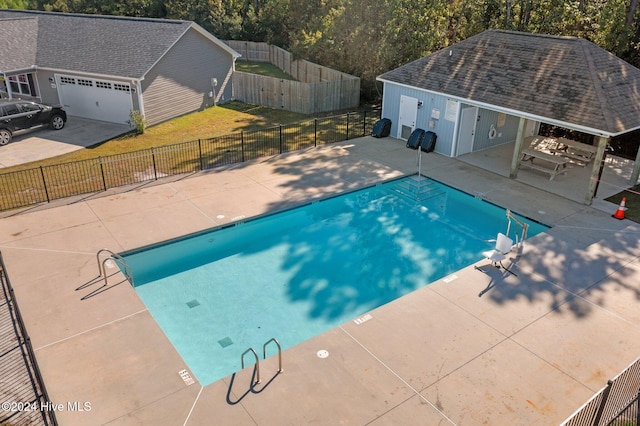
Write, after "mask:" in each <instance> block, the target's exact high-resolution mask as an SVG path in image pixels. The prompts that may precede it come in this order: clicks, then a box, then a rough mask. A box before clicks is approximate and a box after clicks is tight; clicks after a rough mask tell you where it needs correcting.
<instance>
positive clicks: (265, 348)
mask: <svg viewBox="0 0 640 426" xmlns="http://www.w3.org/2000/svg"><path fill="white" fill-rule="evenodd" d="M271 342H273V343H275V344H276V346H277V347H278V374H279V373H282V372H283V371H284V370H283V369H282V348H281V347H280V342H278V341H277V340H276V338H275V337H272V338H271V339H269V340H267V342H266V343H265V344H264V345H262V359H267V346H268V345H269V343H271ZM249 352H251V353H252V354H253V356H254V357H255V359H256V382H255V383H254V384H257V383H260V358H258V354H257V353H256V351H255V350H254V349H253V348H249V349H247V350H246V351H244V352H242V356H241V359H240V361H241V364H242V369H244V356H245V355H246V354H248V353H249Z"/></svg>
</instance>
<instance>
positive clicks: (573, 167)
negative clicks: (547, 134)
mask: <svg viewBox="0 0 640 426" xmlns="http://www.w3.org/2000/svg"><path fill="white" fill-rule="evenodd" d="M514 150H515V141H513V142H511V143H507V144H503V145H498V146H495V147H493V148H488V149H485V150H482V151H477V152H471V153H468V154H464V155H461V156H460V157H458V159H459V160H460V161H463V162H465V163H468V164H472V165H474V166H476V167H479V168H481V169H484V170H489V171H492V172H494V173H496V174H498V175H500V176H502V177H509V176H510V172H511V166H512V161H513V156H514ZM592 166H593V161H591V162H589V163H587V164H586V165H580V164H579V163H577V162H571V161H569V162H567V164H566V167H565V168H564V169H563V171H562V172H561V173H559V174H558V175H557V176H556V177H554V178H553V179H549V174H547V173H544V172H540V171H538V170H534V169H528V168H522V169H521V170H519V171H518V174H517V176H516V177H515V180H516V181H518V182H522V183H525V184H527V185H530V186H532V187H535V188H538V189H541V190H543V191H546V192H549V193H552V194H556V195H559V196H561V197H563V198H566V199H569V200H572V201H576V202H578V203H584V201H585V194H586V193H587V191H589V188H590V184H591V179H592V176H591V173H592ZM633 171H634V162H633V161H631V160H627V159H624V158H621V157H618V156H615V155H608V156H607V157H606V159H605V160H604V161H603V168H602V174H601V175H599V176H597V177H596V178H597V181H596V182H595V183H596V184H597V188H596V191H595V193H594V197H593V199H592V200H591V202H592V204H593V205H594V207H598V208H602V209H603V210H610V209H611V208H612V206H611V205H610V203H606V202H605V201H604V200H605V199H606V198H608V197H610V196H612V195H615V194H617V193H619V192H621V191H623V190H625V189H627V188H629V186H630V184H629V182H630V180H631V178H632V174H633ZM605 203H606V204H605Z"/></svg>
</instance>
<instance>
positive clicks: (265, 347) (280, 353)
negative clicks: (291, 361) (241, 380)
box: [262, 337, 284, 373]
mask: <svg viewBox="0 0 640 426" xmlns="http://www.w3.org/2000/svg"><path fill="white" fill-rule="evenodd" d="M271 342H273V343H275V344H276V346H277V347H278V373H282V372H283V371H284V370H283V369H282V348H281V347H280V342H278V341H277V340H276V338H275V337H272V338H271V339H269V340H267V342H266V343H265V344H264V345H262V359H267V345H268V344H269V343H271Z"/></svg>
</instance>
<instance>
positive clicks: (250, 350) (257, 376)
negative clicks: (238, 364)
mask: <svg viewBox="0 0 640 426" xmlns="http://www.w3.org/2000/svg"><path fill="white" fill-rule="evenodd" d="M248 352H252V353H253V356H254V357H255V358H256V383H260V359H259V358H258V354H257V353H256V351H254V350H253V348H249V349H247V350H246V351H244V352H242V369H244V356H245V355H246V354H247V353H248Z"/></svg>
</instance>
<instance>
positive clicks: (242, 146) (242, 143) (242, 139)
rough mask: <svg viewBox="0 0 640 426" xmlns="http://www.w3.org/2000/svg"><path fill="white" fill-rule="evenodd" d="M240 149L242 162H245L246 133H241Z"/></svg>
mask: <svg viewBox="0 0 640 426" xmlns="http://www.w3.org/2000/svg"><path fill="white" fill-rule="evenodd" d="M240 149H241V151H242V162H244V131H242V130H241V131H240Z"/></svg>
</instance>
